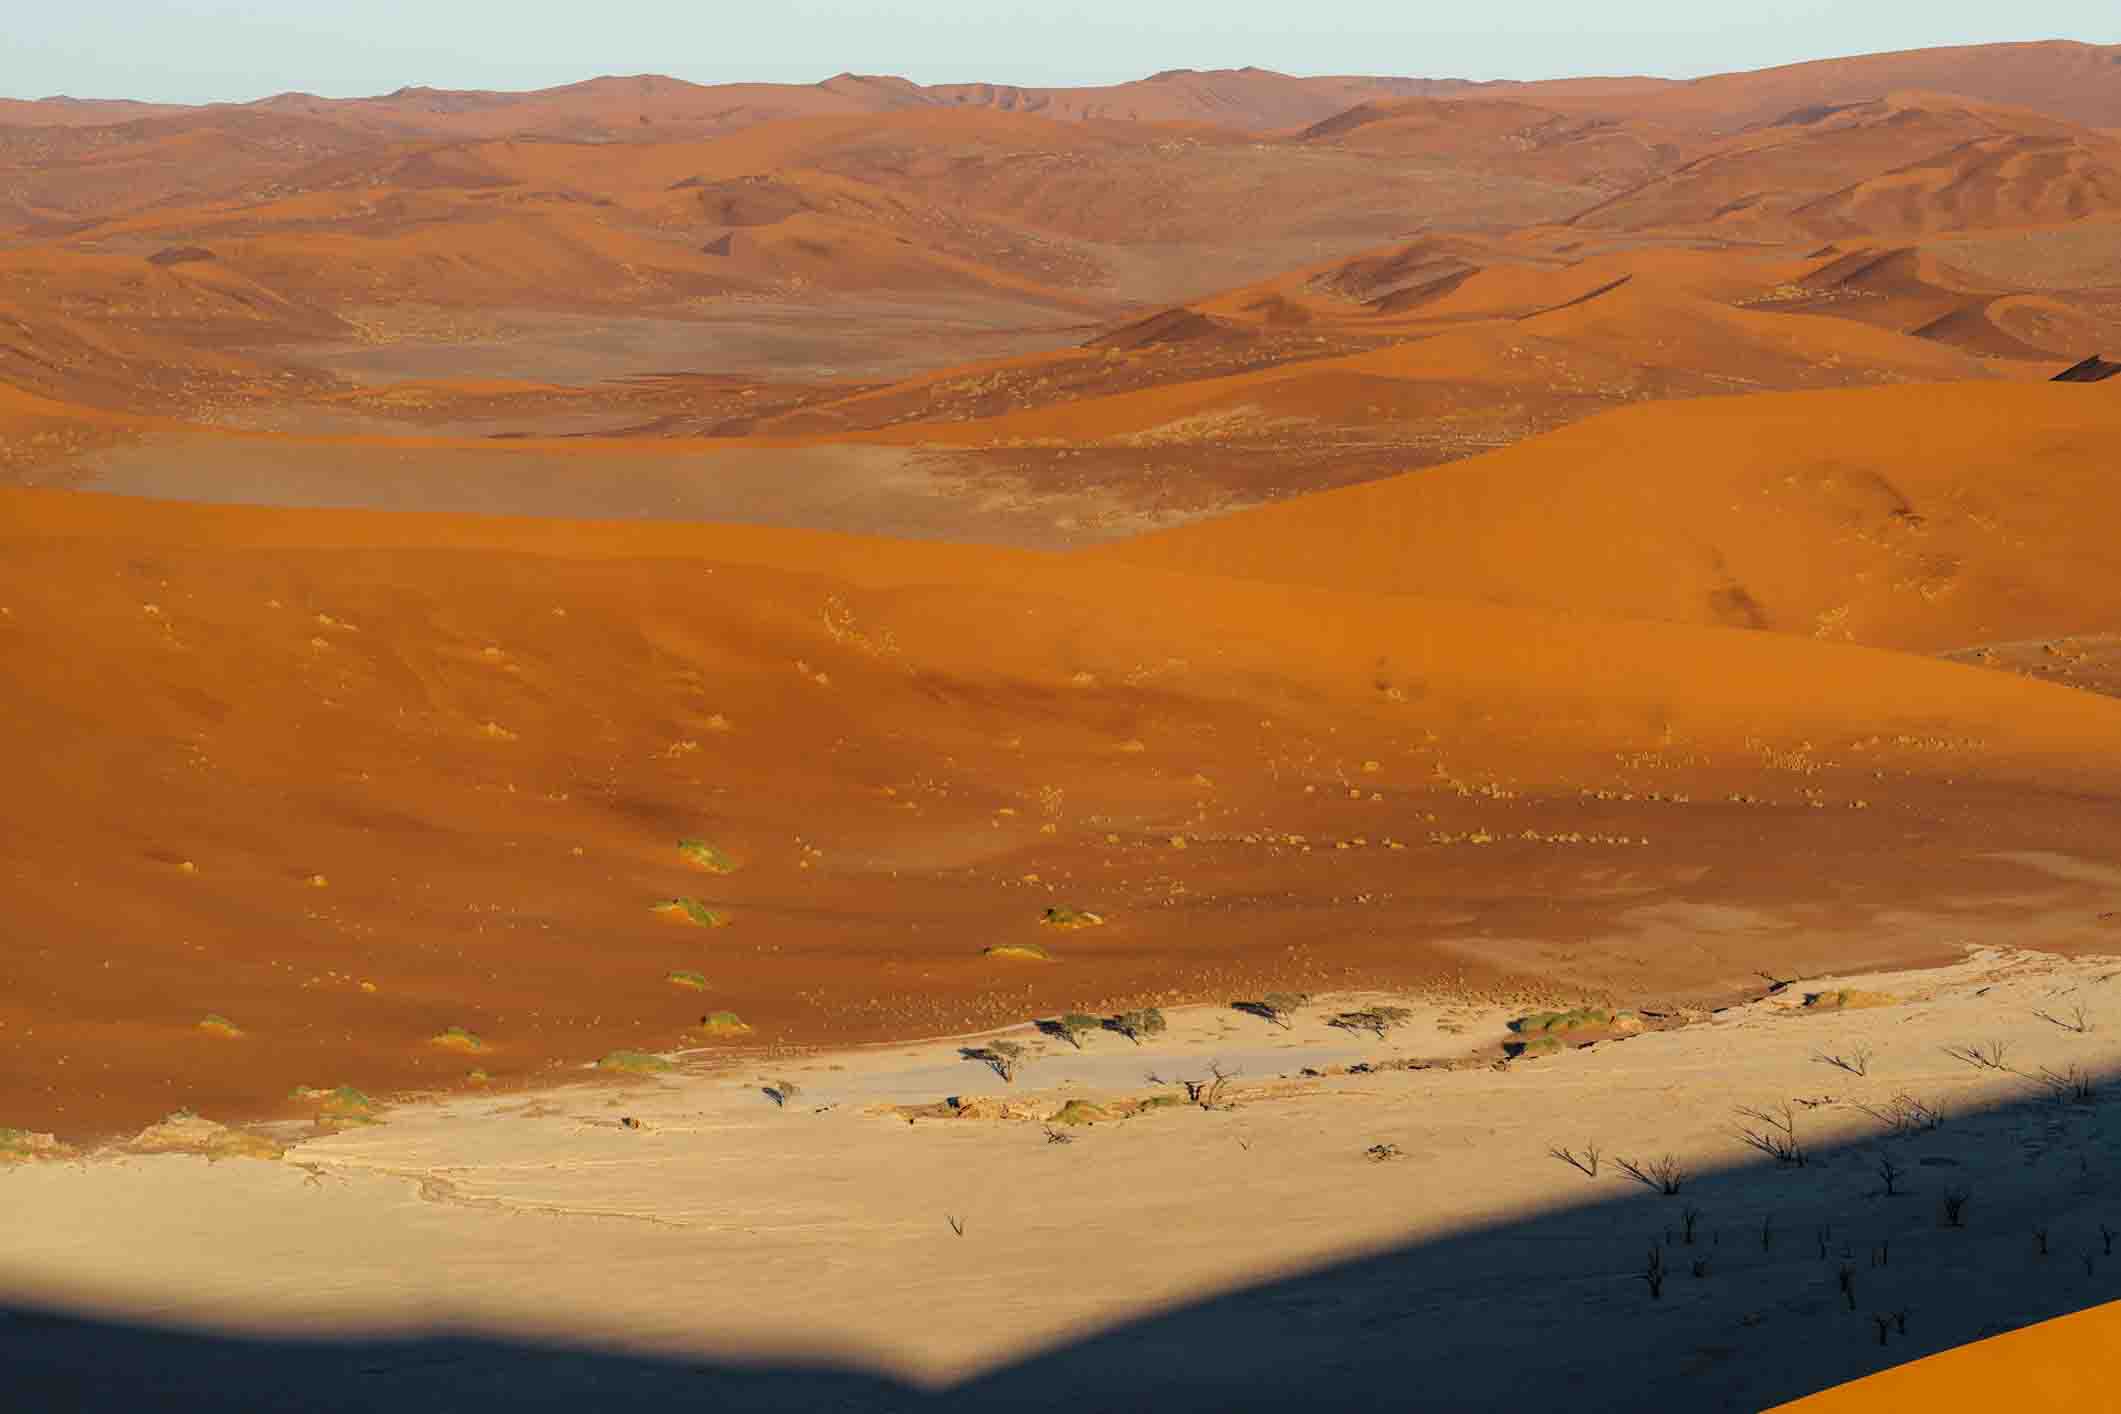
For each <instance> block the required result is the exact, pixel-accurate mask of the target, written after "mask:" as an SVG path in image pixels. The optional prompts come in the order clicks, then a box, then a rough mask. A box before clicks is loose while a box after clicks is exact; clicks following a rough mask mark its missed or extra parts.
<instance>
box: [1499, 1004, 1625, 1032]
mask: <svg viewBox="0 0 2121 1414" xmlns="http://www.w3.org/2000/svg"><path fill="white" fill-rule="evenodd" d="M1612 1022H1613V1013H1611V1012H1609V1011H1606V1010H1605V1009H1603V1008H1601V1007H1577V1008H1576V1009H1575V1010H1574V1011H1541V1012H1534V1013H1533V1014H1532V1015H1530V1016H1525V1017H1520V1018H1518V1019H1517V1020H1516V1021H1513V1022H1511V1023H1510V1029H1511V1030H1512V1031H1514V1032H1516V1033H1517V1034H1518V1035H1520V1036H1549V1035H1565V1034H1567V1033H1568V1032H1571V1031H1590V1030H1595V1029H1597V1028H1598V1027H1601V1026H1610V1025H1611V1024H1612Z"/></svg>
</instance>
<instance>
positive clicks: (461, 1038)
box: [429, 1026, 486, 1055]
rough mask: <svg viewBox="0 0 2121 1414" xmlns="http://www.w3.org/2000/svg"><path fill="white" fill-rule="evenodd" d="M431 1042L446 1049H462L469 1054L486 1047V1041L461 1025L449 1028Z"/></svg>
mask: <svg viewBox="0 0 2121 1414" xmlns="http://www.w3.org/2000/svg"><path fill="white" fill-rule="evenodd" d="M429 1044H430V1045H436V1046H440V1047H441V1048H442V1049H443V1050H445V1051H462V1052H464V1053H465V1054H467V1055H469V1054H471V1053H474V1052H477V1051H483V1050H485V1049H486V1042H485V1041H483V1040H481V1039H480V1038H479V1037H478V1036H477V1035H475V1034H474V1033H472V1032H470V1031H466V1030H465V1029H464V1028H463V1027H461V1026H452V1027H450V1028H448V1029H447V1030H445V1031H444V1032H443V1033H442V1034H441V1035H439V1036H437V1037H435V1038H434V1039H433V1040H432V1041H431V1042H429Z"/></svg>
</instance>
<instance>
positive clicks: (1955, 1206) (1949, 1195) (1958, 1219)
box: [1944, 1188, 1974, 1227]
mask: <svg viewBox="0 0 2121 1414" xmlns="http://www.w3.org/2000/svg"><path fill="white" fill-rule="evenodd" d="M1973 1196H1974V1195H1973V1194H1971V1193H1969V1192H1967V1191H1966V1190H1965V1189H1964V1188H1947V1189H1945V1190H1944V1225H1945V1226H1946V1227H1965V1226H1966V1204H1967V1200H1968V1199H1970V1198H1972V1197H1973Z"/></svg>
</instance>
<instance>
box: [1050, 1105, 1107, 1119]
mask: <svg viewBox="0 0 2121 1414" xmlns="http://www.w3.org/2000/svg"><path fill="white" fill-rule="evenodd" d="M1110 1118H1112V1114H1111V1112H1110V1111H1109V1110H1107V1109H1105V1108H1104V1107H1103V1106H1102V1105H1093V1104H1091V1103H1090V1102H1089V1101H1088V1100H1070V1101H1068V1103H1067V1104H1065V1105H1062V1106H1061V1107H1060V1111H1059V1112H1058V1113H1057V1114H1055V1115H1054V1116H1053V1118H1052V1120H1051V1121H1050V1123H1053V1124H1066V1125H1078V1124H1096V1123H1097V1122H1098V1121H1099V1120H1104V1119H1110Z"/></svg>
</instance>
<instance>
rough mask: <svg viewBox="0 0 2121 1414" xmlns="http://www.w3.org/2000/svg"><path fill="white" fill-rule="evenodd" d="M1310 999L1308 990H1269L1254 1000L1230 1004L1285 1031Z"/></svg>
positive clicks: (1293, 1022)
mask: <svg viewBox="0 0 2121 1414" xmlns="http://www.w3.org/2000/svg"><path fill="white" fill-rule="evenodd" d="M1310 1001H1311V996H1310V994H1309V993H1308V992H1269V993H1267V994H1266V995H1265V996H1263V997H1261V998H1260V999H1259V1000H1258V1001H1256V1002H1232V1003H1230V1006H1231V1009H1232V1010H1235V1011H1241V1012H1244V1013H1246V1014H1247V1015H1249V1016H1257V1017H1260V1018H1261V1019H1263V1020H1265V1021H1269V1022H1271V1023H1273V1024H1274V1025H1276V1026H1279V1027H1280V1028H1281V1029H1282V1030H1284V1031H1287V1030H1290V1029H1291V1028H1292V1027H1293V1026H1294V1025H1295V1022H1296V1013H1297V1012H1298V1011H1300V1010H1302V1009H1303V1008H1304V1007H1305V1006H1308V1005H1309V1004H1310Z"/></svg>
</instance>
